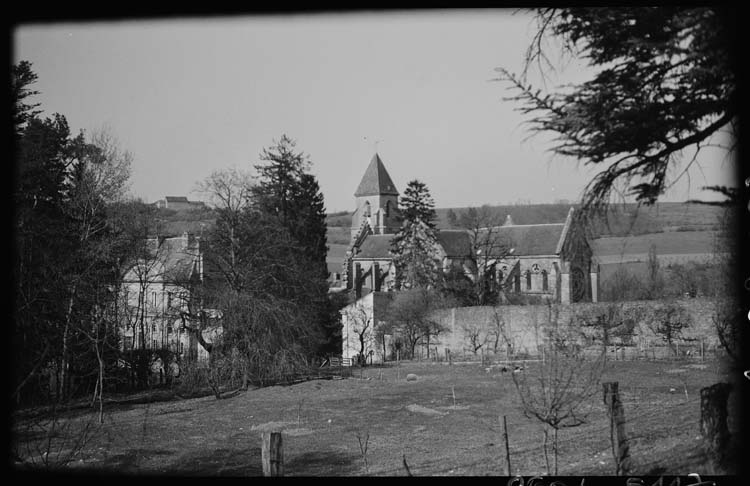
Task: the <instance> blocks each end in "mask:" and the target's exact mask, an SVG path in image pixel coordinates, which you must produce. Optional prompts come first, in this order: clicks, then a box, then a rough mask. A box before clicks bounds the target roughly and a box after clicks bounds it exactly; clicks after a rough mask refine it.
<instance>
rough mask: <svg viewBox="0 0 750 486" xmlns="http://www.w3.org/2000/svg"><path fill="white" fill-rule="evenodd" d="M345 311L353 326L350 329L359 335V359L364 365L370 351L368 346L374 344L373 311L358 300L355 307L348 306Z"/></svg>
mask: <svg viewBox="0 0 750 486" xmlns="http://www.w3.org/2000/svg"><path fill="white" fill-rule="evenodd" d="M345 313H346V317H347V319H348V320H349V324H350V326H351V327H350V329H351V330H352V332H354V334H356V335H357V340H358V341H359V353H357V361H358V362H359V363H360V364H362V365H364V364H365V356H367V351H369V349H368V348H370V347H371V346H372V344H373V316H372V312H369V311H368V309H367V308H366V307H365V306H364V305H362V304H361V303H359V302H358V303H357V304H355V305H354V306H353V307H350V308H348V309H347V310H346V311H345Z"/></svg>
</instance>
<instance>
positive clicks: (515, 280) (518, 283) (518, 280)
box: [513, 274, 521, 292]
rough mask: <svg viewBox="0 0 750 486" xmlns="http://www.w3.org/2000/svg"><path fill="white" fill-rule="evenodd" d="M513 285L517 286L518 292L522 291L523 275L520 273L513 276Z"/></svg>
mask: <svg viewBox="0 0 750 486" xmlns="http://www.w3.org/2000/svg"><path fill="white" fill-rule="evenodd" d="M513 287H514V288H515V290H516V292H520V291H521V276H520V275H519V274H515V276H514V277H513Z"/></svg>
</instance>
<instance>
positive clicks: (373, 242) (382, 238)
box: [354, 230, 471, 260]
mask: <svg viewBox="0 0 750 486" xmlns="http://www.w3.org/2000/svg"><path fill="white" fill-rule="evenodd" d="M394 236H395V235H369V236H367V238H366V239H365V241H364V242H363V243H362V246H360V251H359V253H357V255H356V256H355V257H354V259H355V260H387V259H390V258H392V257H393V255H391V254H390V249H391V239H392V238H393V237H394ZM437 239H438V243H440V246H442V247H443V250H444V251H445V254H446V255H447V256H448V257H449V258H453V257H465V256H469V255H471V240H470V238H469V234H468V233H467V232H466V231H464V230H441V231H439V232H438V234H437Z"/></svg>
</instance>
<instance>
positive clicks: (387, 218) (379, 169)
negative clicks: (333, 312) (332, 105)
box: [341, 153, 598, 359]
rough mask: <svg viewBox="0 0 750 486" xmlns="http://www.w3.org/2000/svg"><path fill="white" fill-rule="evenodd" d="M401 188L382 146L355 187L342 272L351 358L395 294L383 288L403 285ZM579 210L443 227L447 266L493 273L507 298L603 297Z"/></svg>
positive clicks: (440, 251) (440, 246)
mask: <svg viewBox="0 0 750 486" xmlns="http://www.w3.org/2000/svg"><path fill="white" fill-rule="evenodd" d="M398 196H399V193H398V190H397V189H396V186H395V184H394V183H393V180H392V179H391V177H390V175H389V174H388V171H387V170H386V168H385V165H384V164H383V161H382V160H381V159H380V156H379V155H378V154H377V153H376V154H375V155H374V156H373V158H372V160H371V161H370V164H369V165H368V166H367V169H366V170H365V173H364V175H363V176H362V180H361V181H360V183H359V186H358V187H357V190H356V191H355V192H354V198H355V210H354V213H353V215H352V226H351V242H350V245H349V248H348V250H347V252H346V257H345V259H344V263H343V268H342V273H341V277H342V280H343V286H344V288H345V289H346V291H348V292H351V294H352V300H353V301H352V303H351V304H350V305H348V306H347V307H345V308H344V309H342V311H341V315H342V322H343V326H344V328H343V336H344V343H343V350H342V351H343V354H344V357H345V358H356V356H354V355H353V353H356V352H358V350H359V346H360V345H359V342H358V341H357V342H354V341H351V340H352V339H357V340H358V339H359V337H358V336H357V333H356V332H355V328H356V327H357V326H360V325H361V324H362V323H367V322H369V321H368V319H369V320H371V321H372V322H370V325H371V328H374V327H375V325H376V324H377V322H376V321H377V318H378V315H384V306H385V305H387V301H388V299H386V298H383V296H382V295H381V294H382V293H384V292H391V291H394V290H395V285H394V284H395V279H396V269H395V266H394V264H393V256H392V255H391V253H390V247H391V240H392V238H393V235H394V234H395V233H396V232H397V231H398V229H399V218H398V213H399V207H398ZM573 214H574V213H573V208H571V209H570V211H569V212H568V215H567V218H566V220H565V221H564V222H563V223H554V224H531V225H516V224H514V223H513V221H512V219H511V218H510V216H508V218H507V219H506V221H505V224H503V225H502V226H497V227H488V228H479V229H478V230H477V231H475V232H470V231H466V230H440V231H438V234H437V240H438V241H437V245H436V248H435V256H436V257H437V258H439V259H440V261H441V262H442V264H443V265H442V266H443V271H448V270H449V269H451V268H458V269H460V270H461V271H463V273H464V275H466V276H467V277H468V278H470V279H471V280H472V281H476V280H477V279H479V278H489V279H490V280H491V281H493V282H494V283H495V285H493V286H492V288H493V289H494V291H495V292H498V293H499V294H500V295H499V297H501V299H503V298H504V299H506V300H508V298H509V297H510V296H526V297H530V298H534V299H537V300H539V301H550V302H559V303H569V302H583V301H593V302H596V301H597V298H598V291H597V289H598V266H597V265H596V264H595V263H593V262H592V251H591V247H590V244H589V242H588V240H587V239H586V236H585V233H584V232H583V231H581V230H580V229H579V228H577V227H576V226H575V223H574V218H573ZM370 294H373V295H370ZM360 321H361V322H360ZM369 340H371V338H369V337H368V343H369V342H370V341H369ZM355 350H356V351H355ZM374 354H375V355H376V357H377V354H378V353H377V352H376V353H374ZM380 354H382V353H380ZM371 356H372V355H370V359H372V357H371ZM376 359H377V358H376Z"/></svg>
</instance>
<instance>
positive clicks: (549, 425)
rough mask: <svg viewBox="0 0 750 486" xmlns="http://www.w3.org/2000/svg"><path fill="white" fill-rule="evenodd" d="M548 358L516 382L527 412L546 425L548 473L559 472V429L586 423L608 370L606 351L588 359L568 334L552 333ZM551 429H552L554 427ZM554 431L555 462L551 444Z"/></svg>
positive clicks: (524, 373) (522, 374)
mask: <svg viewBox="0 0 750 486" xmlns="http://www.w3.org/2000/svg"><path fill="white" fill-rule="evenodd" d="M550 337H551V339H550V343H551V344H550V345H549V346H548V347H547V350H546V353H545V354H546V357H545V360H544V361H542V363H541V364H540V365H539V368H538V369H534V368H529V369H526V370H524V371H522V372H521V373H513V374H512V377H513V383H514V385H515V387H516V391H517V392H518V395H519V397H520V399H521V404H522V406H523V411H524V415H525V416H526V417H528V418H534V419H536V420H538V421H539V422H540V423H541V424H542V427H543V449H544V459H545V463H546V465H547V473H548V474H557V471H558V468H557V459H558V432H559V430H560V429H563V428H569V427H577V426H579V425H582V424H584V423H586V420H587V418H588V413H589V412H590V411H591V409H592V406H591V403H592V401H593V397H594V395H595V394H596V393H597V392H598V391H599V383H600V381H601V376H602V373H603V371H604V365H605V359H604V354H603V353H602V354H600V355H599V357H598V358H597V359H595V360H593V361H592V360H588V359H587V358H586V357H585V356H584V355H583V353H581V352H580V350H579V348H578V347H576V346H572V345H569V342H568V340H567V337H566V336H560V335H557V333H556V331H553V332H552V333H551V336H550ZM550 429H551V430H550ZM550 431H551V432H552V438H551V439H552V453H553V464H552V466H551V465H550V460H549V453H548V446H549V440H550Z"/></svg>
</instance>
